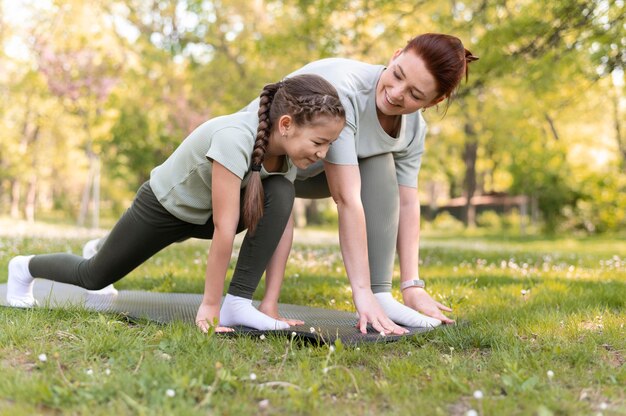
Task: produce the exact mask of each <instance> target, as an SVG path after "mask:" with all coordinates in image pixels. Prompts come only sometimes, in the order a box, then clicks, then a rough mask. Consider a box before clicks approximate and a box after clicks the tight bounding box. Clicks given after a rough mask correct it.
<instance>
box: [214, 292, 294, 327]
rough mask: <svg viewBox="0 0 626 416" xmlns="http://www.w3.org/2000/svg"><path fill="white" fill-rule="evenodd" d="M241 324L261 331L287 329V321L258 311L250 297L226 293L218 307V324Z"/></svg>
mask: <svg viewBox="0 0 626 416" xmlns="http://www.w3.org/2000/svg"><path fill="white" fill-rule="evenodd" d="M238 325H243V326H247V327H249V328H254V329H258V330H261V331H270V330H275V329H287V328H289V324H288V323H287V322H283V321H279V320H277V319H274V318H272V317H271V316H268V315H266V314H264V313H263V312H261V311H259V310H258V309H257V308H255V307H254V306H253V305H252V299H246V298H242V297H240V296H233V295H231V294H226V296H225V297H224V301H223V302H222V308H221V309H220V326H238Z"/></svg>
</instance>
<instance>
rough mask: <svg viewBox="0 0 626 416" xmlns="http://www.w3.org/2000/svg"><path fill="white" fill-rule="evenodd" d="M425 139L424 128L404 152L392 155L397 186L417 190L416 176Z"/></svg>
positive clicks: (420, 163)
mask: <svg viewBox="0 0 626 416" xmlns="http://www.w3.org/2000/svg"><path fill="white" fill-rule="evenodd" d="M425 139H426V128H425V127H424V128H422V129H420V131H419V132H418V133H417V135H416V136H415V137H414V138H413V140H412V141H411V143H410V144H409V146H407V147H406V148H405V149H404V150H402V151H400V152H396V153H394V154H393V157H394V162H395V165H396V177H397V178H398V185H402V186H408V187H410V188H417V183H418V180H417V176H418V174H419V171H420V167H421V165H422V154H423V153H424V141H425Z"/></svg>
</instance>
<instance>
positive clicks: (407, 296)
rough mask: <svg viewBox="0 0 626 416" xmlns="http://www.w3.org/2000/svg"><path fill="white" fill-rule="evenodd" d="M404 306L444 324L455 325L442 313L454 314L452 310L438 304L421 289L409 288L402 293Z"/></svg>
mask: <svg viewBox="0 0 626 416" xmlns="http://www.w3.org/2000/svg"><path fill="white" fill-rule="evenodd" d="M402 300H403V301H404V304H405V305H406V306H408V307H409V308H411V309H414V310H416V311H418V312H420V313H423V314H424V315H427V316H430V317H431V318H435V319H439V320H440V321H441V322H442V323H444V324H453V323H454V320H453V319H450V318H448V317H447V316H445V315H444V314H443V312H441V311H446V312H452V309H450V308H448V307H447V306H445V305H443V304H441V303H439V302H437V301H436V300H434V299H433V298H431V297H430V295H429V294H428V292H426V291H425V290H424V289H422V288H420V287H409V288H407V289H404V290H403V291H402Z"/></svg>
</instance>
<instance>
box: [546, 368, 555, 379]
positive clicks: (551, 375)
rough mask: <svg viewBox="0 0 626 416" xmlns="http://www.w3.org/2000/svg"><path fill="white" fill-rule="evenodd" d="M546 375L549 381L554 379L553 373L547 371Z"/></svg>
mask: <svg viewBox="0 0 626 416" xmlns="http://www.w3.org/2000/svg"><path fill="white" fill-rule="evenodd" d="M546 375H547V376H548V378H550V379H551V378H552V377H554V371H552V370H548V372H546Z"/></svg>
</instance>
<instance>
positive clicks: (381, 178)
mask: <svg viewBox="0 0 626 416" xmlns="http://www.w3.org/2000/svg"><path fill="white" fill-rule="evenodd" d="M359 170H360V172H361V201H362V202H363V209H364V210H365V223H366V225H367V253H368V259H369V266H370V279H371V285H372V292H374V293H379V292H391V278H392V276H393V265H394V261H395V255H396V240H397V238H398V221H399V215H400V196H399V193H398V180H397V179H396V167H395V164H394V161H393V155H392V154H391V153H387V154H383V155H379V156H373V157H370V158H367V159H360V160H359Z"/></svg>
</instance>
